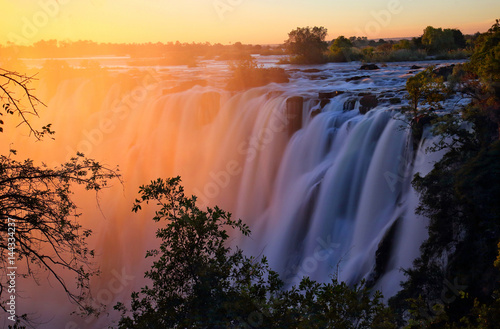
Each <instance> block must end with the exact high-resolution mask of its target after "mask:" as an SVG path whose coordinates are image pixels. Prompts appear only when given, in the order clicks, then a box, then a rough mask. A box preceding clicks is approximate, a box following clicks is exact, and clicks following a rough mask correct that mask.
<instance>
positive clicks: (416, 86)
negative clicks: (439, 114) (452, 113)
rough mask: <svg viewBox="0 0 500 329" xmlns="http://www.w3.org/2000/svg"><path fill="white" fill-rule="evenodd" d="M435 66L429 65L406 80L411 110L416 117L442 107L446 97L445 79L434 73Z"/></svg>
mask: <svg viewBox="0 0 500 329" xmlns="http://www.w3.org/2000/svg"><path fill="white" fill-rule="evenodd" d="M434 68H435V67H434V66H429V67H428V68H426V69H425V70H424V71H422V72H420V73H418V74H416V75H414V76H413V77H410V78H408V80H407V81H406V91H407V92H408V96H407V98H408V100H409V106H410V109H409V112H410V113H411V114H412V116H413V118H414V119H416V118H418V117H419V116H425V115H429V114H430V113H432V112H434V111H436V110H438V109H441V108H442V105H441V102H442V101H444V100H445V98H446V94H447V89H446V86H445V84H444V79H443V77H439V76H437V75H436V74H435V73H434Z"/></svg>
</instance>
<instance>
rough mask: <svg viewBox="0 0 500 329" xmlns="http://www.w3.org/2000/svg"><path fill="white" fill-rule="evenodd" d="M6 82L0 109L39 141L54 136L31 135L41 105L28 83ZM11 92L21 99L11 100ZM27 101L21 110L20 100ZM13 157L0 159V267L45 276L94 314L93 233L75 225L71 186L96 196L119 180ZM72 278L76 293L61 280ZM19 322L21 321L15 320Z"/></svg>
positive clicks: (71, 164)
mask: <svg viewBox="0 0 500 329" xmlns="http://www.w3.org/2000/svg"><path fill="white" fill-rule="evenodd" d="M3 72H4V73H3V75H0V76H1V77H2V78H4V79H5V80H6V82H5V83H4V84H2V85H1V87H0V89H1V90H2V92H3V93H4V95H3V97H2V101H3V102H4V105H3V108H4V109H5V111H6V112H7V113H8V114H10V115H15V114H17V115H18V117H20V118H21V124H24V125H27V126H28V128H29V130H30V132H31V133H32V134H33V135H34V136H35V137H36V138H37V139H38V140H40V139H41V138H42V137H43V136H44V135H45V134H46V133H47V134H50V135H52V134H53V133H54V132H53V131H51V130H50V125H47V126H45V127H43V128H42V131H38V130H37V129H35V128H34V127H33V126H32V125H31V124H30V122H29V116H30V115H38V112H37V111H36V109H35V105H36V104H40V103H41V102H39V101H38V99H37V98H36V97H35V96H33V95H32V94H31V90H30V89H29V87H28V85H27V83H28V82H29V81H31V78H29V77H25V76H22V75H20V74H18V73H15V72H9V71H5V70H4V71H3ZM9 87H17V88H19V89H20V90H21V93H20V94H18V95H17V97H15V95H14V94H13V93H12V91H11V90H10V89H9ZM21 99H25V100H27V106H28V108H24V107H23V106H24V105H23V104H26V103H23V102H21V101H20V100H21ZM16 153H17V152H16V151H15V150H11V151H10V154H9V155H8V156H6V155H0V235H2V237H7V238H6V239H4V238H2V239H1V240H0V241H1V242H0V264H1V268H2V269H3V270H4V271H6V270H7V268H8V267H10V266H12V264H16V267H18V269H17V273H16V274H17V275H18V276H19V275H20V276H24V277H31V278H33V279H34V280H37V278H38V275H39V270H42V271H45V272H48V275H49V276H50V277H52V278H54V279H55V280H56V281H57V282H58V283H59V284H60V286H61V288H62V289H63V290H64V291H65V292H66V294H67V296H68V298H69V299H70V300H71V301H72V302H74V303H76V304H77V305H79V306H80V307H81V309H82V311H84V312H87V313H90V312H93V311H95V310H94V309H93V308H91V307H89V306H88V305H87V304H86V302H87V301H88V300H87V299H88V297H90V295H89V291H90V290H89V288H90V287H89V280H90V277H91V276H92V275H94V274H96V273H97V269H95V268H94V266H93V264H92V261H91V259H92V257H93V256H94V252H93V251H92V250H90V249H89V248H88V246H87V243H86V239H87V238H88V237H89V236H90V234H91V231H90V230H87V229H84V228H83V227H82V226H81V225H80V224H79V223H78V221H77V219H78V217H79V213H78V212H77V208H76V204H75V202H74V201H73V199H72V197H71V194H72V189H73V187H74V186H75V185H80V186H83V187H84V188H85V189H87V190H93V191H95V192H98V191H99V190H101V189H102V188H104V187H106V186H107V182H108V180H109V179H113V178H117V177H119V176H118V173H117V172H116V171H115V170H112V169H109V168H107V167H104V166H102V165H101V164H99V163H98V162H96V161H94V160H92V159H87V158H85V157H84V156H83V155H82V154H78V155H77V156H76V157H74V158H72V159H70V160H69V161H67V162H66V163H63V164H62V165H60V166H59V167H56V168H49V167H47V166H46V165H45V164H41V165H37V164H35V162H34V161H32V160H30V159H26V160H22V161H21V160H16V159H15V156H16ZM68 273H70V274H74V275H75V276H76V285H75V288H72V287H71V286H70V285H69V284H68V283H66V282H65V281H64V279H63V277H64V275H65V274H68ZM7 281H8V277H7V276H6V275H2V278H1V279H0V307H1V308H2V309H3V310H4V311H5V312H7V304H6V302H7V300H6V299H7V297H5V294H7V290H8V289H7V288H8V287H9V283H8V282H7ZM18 320H19V319H18Z"/></svg>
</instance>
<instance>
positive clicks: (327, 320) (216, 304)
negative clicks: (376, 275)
mask: <svg viewBox="0 0 500 329" xmlns="http://www.w3.org/2000/svg"><path fill="white" fill-rule="evenodd" d="M140 194H141V197H140V199H139V200H136V202H135V204H134V207H133V211H139V210H140V209H141V208H142V206H143V205H144V203H146V204H147V203H149V202H154V203H155V204H156V205H157V206H159V209H158V210H156V212H155V216H154V218H153V220H155V221H157V222H160V221H166V226H165V227H162V228H160V229H158V231H157V234H156V235H157V237H158V238H159V239H161V245H160V247H159V249H155V250H151V251H149V252H148V253H147V257H155V259H156V260H155V262H154V263H153V266H152V268H151V270H150V271H148V272H146V274H145V277H146V278H148V279H150V280H151V281H152V286H146V287H144V288H142V290H141V292H140V293H137V292H136V293H133V294H132V303H131V310H130V312H129V311H128V309H127V308H126V307H125V305H124V304H122V303H119V304H117V305H116V306H115V308H116V309H118V310H121V311H122V318H121V320H120V323H119V327H120V328H239V327H250V326H251V327H263V328H325V327H329V328H395V325H394V321H393V320H392V319H393V315H392V313H391V312H390V310H389V309H388V308H387V307H385V306H384V304H383V303H382V300H381V298H382V297H381V295H380V294H379V293H376V294H375V295H374V296H373V297H371V293H370V291H369V290H368V289H366V288H362V286H361V285H357V286H355V287H353V288H350V287H348V286H347V285H346V284H345V283H339V282H337V281H336V280H332V282H331V283H328V284H320V283H316V282H313V281H311V280H309V279H308V278H304V279H303V280H302V281H301V283H300V284H299V286H294V287H292V288H291V289H290V290H286V291H285V290H283V287H284V282H283V281H281V280H280V279H279V277H278V275H277V273H276V272H274V271H272V270H271V269H270V268H269V266H268V264H267V261H266V259H265V257H263V258H261V259H260V260H258V259H255V258H248V257H246V256H245V255H244V254H243V252H242V251H241V250H240V249H236V250H235V251H233V250H231V249H230V248H229V247H227V246H226V244H227V239H228V237H229V236H228V233H227V229H232V230H235V231H240V232H241V233H243V234H244V235H245V236H248V235H249V234H250V230H249V229H248V227H247V226H246V225H245V224H243V223H242V221H241V220H237V221H235V220H232V219H231V214H229V213H227V212H224V211H223V210H221V209H219V208H217V207H216V208H214V209H212V208H207V209H206V211H203V210H201V209H199V208H198V207H197V206H196V197H194V196H193V197H186V196H185V194H184V189H183V187H182V186H181V185H180V178H179V177H176V178H171V179H167V180H162V179H158V180H156V181H152V182H151V183H150V184H149V185H146V186H141V188H140Z"/></svg>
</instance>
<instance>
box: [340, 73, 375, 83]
mask: <svg viewBox="0 0 500 329" xmlns="http://www.w3.org/2000/svg"><path fill="white" fill-rule="evenodd" d="M369 77H370V76H369V75H359V76H356V77H352V78H347V79H346V80H345V81H346V82H350V81H358V80H362V79H367V78H369Z"/></svg>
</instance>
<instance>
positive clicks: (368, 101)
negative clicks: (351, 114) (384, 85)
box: [359, 94, 378, 114]
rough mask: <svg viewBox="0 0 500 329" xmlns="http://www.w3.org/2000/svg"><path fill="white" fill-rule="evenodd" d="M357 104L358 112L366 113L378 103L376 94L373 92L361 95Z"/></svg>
mask: <svg viewBox="0 0 500 329" xmlns="http://www.w3.org/2000/svg"><path fill="white" fill-rule="evenodd" d="M359 104H360V107H359V113H361V114H366V113H368V111H370V110H371V109H372V108H374V107H376V106H377V105H378V99H377V96H375V95H373V94H369V95H365V96H363V97H361V99H360V100H359Z"/></svg>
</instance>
